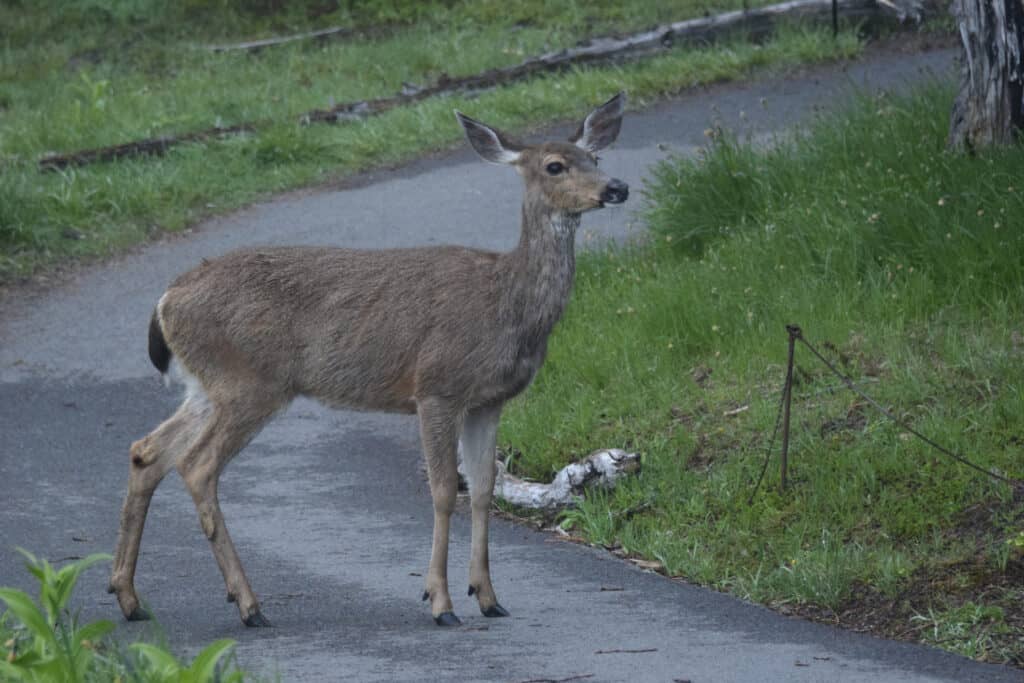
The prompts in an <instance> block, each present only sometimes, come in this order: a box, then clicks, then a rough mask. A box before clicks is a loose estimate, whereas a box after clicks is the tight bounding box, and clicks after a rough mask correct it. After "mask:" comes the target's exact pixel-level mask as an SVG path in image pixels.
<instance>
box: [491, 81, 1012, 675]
mask: <svg viewBox="0 0 1024 683" xmlns="http://www.w3.org/2000/svg"><path fill="white" fill-rule="evenodd" d="M952 98H953V92H952V89H951V88H949V87H947V86H945V85H932V86H929V87H926V88H924V89H923V90H921V91H920V92H918V93H917V94H915V95H913V96H909V97H891V96H880V97H871V98H868V97H864V98H862V99H861V100H860V101H859V102H858V103H857V105H856V106H855V107H853V109H852V110H851V111H850V112H849V113H848V114H845V115H842V116H831V117H829V118H825V119H822V120H821V121H819V122H817V123H816V124H815V125H814V126H813V127H812V129H811V130H810V131H808V132H806V133H804V134H801V135H799V136H797V137H795V138H790V139H783V140H777V141H775V143H774V144H771V145H765V144H757V145H752V144H748V143H745V142H742V141H737V140H734V139H730V138H729V137H728V136H727V135H724V134H723V133H722V132H721V131H715V132H714V133H713V140H712V141H711V142H710V144H709V146H708V147H707V148H706V149H705V150H704V152H703V154H701V155H699V156H698V157H697V158H680V159H676V160H673V161H671V162H667V163H664V164H662V165H660V166H659V167H657V168H655V169H654V170H653V179H652V181H653V182H652V184H651V185H650V190H649V196H648V209H647V217H648V222H649V227H650V230H651V240H650V241H649V243H648V244H647V245H645V246H641V247H636V248H633V249H626V250H612V251H608V252H605V253H599V254H584V255H582V256H581V258H580V263H579V271H578V276H577V285H576V289H575V292H574V295H573V300H572V302H571V304H570V307H569V310H568V313H567V316H566V319H565V320H564V321H563V323H562V324H561V325H560V326H559V328H558V329H557V331H556V333H555V335H554V337H553V339H552V343H551V345H550V353H549V357H548V360H547V362H546V364H545V365H544V367H543V369H542V370H541V372H540V373H539V375H538V377H537V379H536V381H535V382H534V384H533V386H532V387H531V388H530V389H529V390H528V392H527V394H526V395H525V396H524V397H523V398H522V399H521V400H518V401H517V402H515V403H514V404H512V405H510V406H509V408H508V409H507V411H506V417H505V420H504V421H503V423H502V433H501V442H502V446H503V449H504V450H506V451H509V452H515V453H517V457H516V458H515V460H514V466H515V468H516V469H517V470H518V471H519V472H520V473H523V474H526V475H528V476H532V477H535V478H540V479H544V478H549V477H550V476H551V474H552V473H553V472H554V471H556V470H557V469H558V468H560V467H562V466H563V465H565V464H566V463H567V462H568V461H570V460H572V459H575V458H577V457H579V456H582V455H586V454H587V453H589V452H591V451H592V450H594V449H597V448H600V447H623V448H628V449H635V450H639V451H640V452H641V453H642V454H643V458H644V460H643V472H642V474H641V476H639V477H638V478H635V479H633V480H631V481H629V482H628V483H626V484H624V485H622V486H620V487H619V488H618V489H617V490H615V491H614V492H613V493H608V494H598V495H594V496H592V497H589V498H588V499H587V500H586V501H585V502H583V503H582V504H581V505H580V506H579V507H578V508H576V509H575V510H571V511H569V512H568V513H566V519H565V522H564V523H565V524H566V526H572V527H574V528H575V529H577V530H578V531H579V532H580V533H582V534H583V535H585V536H586V537H587V538H588V539H590V540H591V541H593V542H596V543H601V544H604V545H608V546H621V547H622V548H623V549H624V550H625V551H626V552H628V553H633V554H637V555H640V556H643V557H647V558H653V559H657V560H660V561H661V562H662V563H663V564H664V566H665V568H666V570H667V571H668V573H670V574H673V575H679V576H684V577H687V578H689V579H691V580H694V581H697V582H700V583H702V584H706V585H710V586H714V587H716V588H719V589H723V590H728V591H731V592H734V593H736V594H738V595H740V596H742V597H745V598H749V599H752V600H757V601H761V602H765V603H768V604H773V605H786V606H787V609H794V610H798V611H804V612H806V613H809V614H817V613H820V612H817V611H816V610H824V611H825V613H827V614H828V615H829V618H833V619H834V618H840V621H841V622H842V623H848V624H850V625H853V626H861V625H862V624H861V623H860V622H859V621H858V619H860V618H861V616H860V615H862V613H863V610H859V606H863V607H876V608H879V609H881V610H882V612H885V611H886V610H888V613H889V614H890V616H891V621H890V622H887V625H886V626H885V628H884V629H882V631H883V632H884V633H886V634H888V635H897V636H900V637H918V638H921V639H926V640H929V642H934V643H936V644H939V645H941V646H942V647H947V648H952V649H957V650H959V651H961V652H964V653H965V654H969V655H970V656H974V657H978V658H982V659H993V660H996V661H1010V662H1015V663H1017V664H1021V663H1024V659H1022V657H1024V646H1022V644H1021V642H1020V641H1019V639H1016V640H1015V639H1014V637H1013V636H1012V635H1007V633H1010V634H1012V633H1017V634H1018V635H1019V630H1017V631H1014V630H1013V629H1009V630H1007V629H1002V628H996V626H995V625H997V624H998V623H1013V624H1017V625H1018V626H1019V625H1021V624H1022V622H1024V610H1022V609H1021V604H1022V603H1021V601H1020V597H1021V591H1020V588H1019V587H1020V585H1021V583H1020V581H1021V579H1022V578H1024V560H1022V554H1021V550H1020V546H1022V545H1024V543H1021V542H1019V541H1018V539H1020V538H1021V536H1020V534H1021V531H1022V529H1024V501H1022V500H1021V497H1020V496H1019V494H1018V495H1016V496H1015V495H1014V494H1013V492H1012V491H1011V490H1010V488H1009V487H1008V486H1006V485H1004V484H1001V483H998V482H995V481H992V480H990V479H988V478H986V477H984V476H982V475H979V474H978V473H976V472H974V471H973V470H970V469H967V468H965V467H963V466H961V465H959V464H957V463H955V462H953V461H952V460H950V459H948V458H946V457H945V456H943V455H941V454H939V453H938V452H936V451H934V450H931V449H930V448H929V447H928V446H927V445H925V444H923V443H921V442H920V441H918V440H916V439H915V438H913V437H911V436H910V435H909V434H907V433H905V432H904V431H903V430H901V429H900V428H898V427H897V426H895V425H893V424H892V423H890V422H888V421H887V420H886V419H885V418H883V417H882V416H881V415H879V414H877V413H875V412H873V409H872V408H871V407H870V406H869V405H867V404H865V403H864V402H863V401H862V400H860V399H859V398H857V397H856V396H855V395H853V394H851V393H849V392H848V391H846V390H845V389H844V388H843V387H842V386H841V385H840V384H839V383H838V381H837V380H836V379H835V378H834V376H832V375H831V374H830V373H829V372H828V371H827V369H825V368H824V367H823V366H822V365H821V364H820V363H819V362H818V361H817V360H816V359H814V358H813V357H811V355H810V354H809V353H806V352H805V351H804V350H803V349H802V348H801V347H798V348H797V372H796V385H795V389H794V406H793V426H792V440H791V446H790V449H791V450H790V461H791V465H790V487H789V489H788V490H787V491H786V492H785V493H780V492H779V491H778V472H777V466H776V464H775V463H776V462H777V460H775V461H773V465H772V468H771V469H770V470H769V476H768V477H767V482H766V487H764V488H762V489H761V491H760V492H759V493H758V495H757V496H756V497H755V499H754V502H753V504H752V505H748V504H747V502H746V499H747V496H748V495H749V494H750V492H751V490H752V487H753V483H754V481H755V479H756V477H757V475H758V472H759V470H760V466H761V462H762V455H763V449H764V447H765V446H766V444H767V440H768V437H769V435H770V434H771V430H772V427H773V425H774V422H775V416H776V408H777V405H778V397H779V393H780V390H781V385H782V381H783V374H784V364H785V357H786V333H785V331H784V325H785V324H787V323H798V324H800V325H801V326H802V327H803V330H804V333H805V335H806V336H807V338H808V339H809V340H810V341H811V342H812V343H815V344H816V345H817V346H818V347H819V348H822V349H825V350H826V351H825V352H826V353H827V354H829V355H830V356H831V357H832V358H833V360H834V361H835V362H836V363H837V364H839V365H840V366H841V367H842V368H843V369H844V371H845V372H847V373H849V374H851V375H853V376H854V378H855V379H856V380H857V381H859V382H861V383H862V385H863V386H864V387H865V388H866V389H867V391H868V393H870V394H872V395H873V396H874V397H875V398H877V399H878V400H879V401H880V402H881V403H882V404H883V405H886V406H889V407H891V409H892V410H893V411H894V412H896V413H897V414H898V415H900V416H901V417H903V418H904V419H906V420H908V421H910V422H911V423H912V424H913V425H914V426H915V428H916V429H918V430H920V431H922V432H924V433H926V434H928V435H930V436H932V437H933V438H934V439H936V440H937V441H939V442H940V443H943V444H945V445H947V446H948V447H950V448H952V449H953V450H955V451H958V452H961V453H963V454H965V455H966V456H967V457H969V458H970V459H972V460H974V461H976V462H977V463H978V464H980V465H981V466H983V467H986V468H990V469H992V470H995V471H998V472H1002V473H1004V474H1009V475H1011V476H1015V477H1018V478H1022V477H1024V467H1022V465H1021V458H1020V449H1021V444H1022V443H1024V364H1022V362H1021V359H1022V356H1024V328H1022V325H1021V320H1022V313H1024V233H1022V232H1021V229H1020V228H1021V223H1020V216H1021V215H1024V183H1022V182H1021V180H1020V173H1019V169H1020V168H1021V164H1022V163H1024V151H1022V150H1021V149H1020V148H1019V147H1013V148H1007V149H1001V150H993V151H990V152H987V153H986V154H985V155H982V156H977V157H966V156H960V155H955V154H950V153H948V152H946V151H945V138H946V130H947V121H948V111H949V107H950V104H951V102H952ZM743 406H749V409H748V410H746V411H744V412H738V413H735V414H732V415H728V416H727V415H726V413H731V412H733V411H734V410H735V409H737V408H742V407H743ZM777 447H778V444H776V448H777ZM1015 543H1016V545H1015ZM954 566H955V567H957V570H956V572H955V574H956V576H958V577H959V579H958V580H957V581H956V582H952V583H951V582H948V581H945V579H943V580H941V581H940V580H939V577H943V576H947V575H949V574H950V570H949V568H950V567H954ZM922 586H927V587H928V588H929V589H928V590H917V589H918V588H920V587H922ZM1014 586H1016V587H1014ZM986 591H989V592H987V593H986ZM982 594H984V595H983V597H979V596H980V595H982ZM908 596H909V597H908ZM968 603H972V604H974V605H984V607H978V608H977V610H975V611H971V610H967V611H968V612H970V613H969V614H966V613H964V609H966V607H964V606H965V605H967V604H968ZM884 605H889V607H885V606H884ZM879 606H881V607H879ZM997 608H998V610H1002V611H1001V612H999V614H1002V617H1001V619H1002V622H1000V621H999V619H997V616H998V615H997V611H996V610H997ZM975 612H977V614H975ZM965 614H966V616H965ZM921 615H925V616H927V615H933V616H928V619H930V620H931V621H929V622H927V623H930V624H933V626H934V624H936V623H940V622H941V623H946V624H947V625H948V626H949V627H948V628H947V627H946V626H942V627H935V628H938V629H939V630H938V633H939V635H937V636H935V637H926V636H925V635H924V631H925V630H927V629H926V628H924V627H923V626H922V622H920V621H915V620H914V619H915V618H917V617H920V616H921ZM944 615H955V616H956V619H955V620H953V619H952V617H950V619H946V618H945V616H944ZM933 617H934V618H933ZM953 621H955V622H956V624H959V625H960V626H957V627H956V628H953V627H952V625H951V624H952V623H953ZM947 622H948V623H947ZM986 625H987V626H986ZM975 627H977V628H975ZM982 627H984V628H987V630H986V634H987V635H986V636H985V637H984V638H982V637H980V636H979V635H978V630H977V629H979V628H982ZM929 628H932V627H929ZM935 628H932V631H931V632H933V633H935V632H936V631H935ZM961 633H962V634H964V636H963V638H961V636H960V635H959V634H961ZM964 638H973V639H974V640H973V641H972V642H973V643H974V645H968V644H967V641H966V640H964Z"/></svg>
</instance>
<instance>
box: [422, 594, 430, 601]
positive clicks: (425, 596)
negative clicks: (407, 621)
mask: <svg viewBox="0 0 1024 683" xmlns="http://www.w3.org/2000/svg"><path fill="white" fill-rule="evenodd" d="M429 599H430V591H423V602H426V601H427V600H429Z"/></svg>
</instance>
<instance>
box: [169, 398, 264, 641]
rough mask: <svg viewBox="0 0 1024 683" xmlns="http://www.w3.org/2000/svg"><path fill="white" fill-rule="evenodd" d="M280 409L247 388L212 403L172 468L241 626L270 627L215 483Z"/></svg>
mask: <svg viewBox="0 0 1024 683" xmlns="http://www.w3.org/2000/svg"><path fill="white" fill-rule="evenodd" d="M264 395H265V394H264ZM280 407H281V405H280V404H279V403H275V402H271V401H268V400H266V399H264V398H262V396H261V392H260V391H258V390H252V388H248V389H247V390H246V391H245V392H244V393H243V392H241V391H239V392H236V393H234V395H233V397H232V398H231V399H227V400H224V399H221V400H213V410H212V412H211V415H210V419H209V421H208V422H207V424H206V426H205V428H204V429H203V432H202V434H201V435H200V436H199V438H198V439H196V441H195V443H193V444H192V446H191V448H189V450H188V453H186V455H185V457H183V458H182V459H181V460H180V461H179V462H178V471H179V472H180V473H181V477H182V479H183V480H184V481H185V486H186V488H188V491H189V493H190V494H192V500H193V502H194V503H195V505H196V510H197V512H198V513H199V524H200V526H201V527H202V529H203V533H204V534H205V535H206V538H207V539H208V540H209V541H210V548H211V550H212V551H213V556H214V558H215V559H216V560H217V566H218V567H219V568H220V571H221V574H222V575H223V577H224V583H225V585H226V587H227V592H228V601H229V602H235V603H237V605H238V611H239V614H240V616H241V618H242V622H243V623H244V624H245V625H246V626H270V622H269V621H267V619H266V618H265V617H264V616H263V614H262V613H261V612H260V606H259V602H258V601H257V600H256V595H255V594H254V593H253V591H252V588H251V587H250V586H249V580H248V579H247V578H246V576H245V571H244V570H243V569H242V562H241V560H240V559H239V558H238V552H237V551H236V550H235V546H234V544H233V543H232V542H231V536H230V535H229V534H228V528H227V526H226V524H225V522H224V515H223V513H222V512H221V509H220V502H219V500H218V498H217V483H218V480H219V478H220V474H221V472H223V470H224V467H225V466H226V465H227V464H228V462H230V460H231V459H232V458H233V457H234V456H235V455H237V454H238V452H239V451H241V450H242V448H244V447H245V445H246V444H247V443H249V441H250V440H251V439H252V438H253V437H254V436H255V435H256V433H257V432H259V430H260V429H261V428H262V427H263V425H265V424H266V423H267V421H268V420H269V419H270V417H271V416H272V415H273V414H274V413H275V412H276V411H277V410H278V409H279V408H280Z"/></svg>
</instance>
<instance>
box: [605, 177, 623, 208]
mask: <svg viewBox="0 0 1024 683" xmlns="http://www.w3.org/2000/svg"><path fill="white" fill-rule="evenodd" d="M628 198H629V185H627V184H626V183H624V182H622V181H621V180H619V179H618V178H612V179H611V180H609V181H608V184H607V185H605V187H604V190H603V191H602V192H601V201H602V202H604V203H605V204H621V203H622V202H624V201H626V199H628Z"/></svg>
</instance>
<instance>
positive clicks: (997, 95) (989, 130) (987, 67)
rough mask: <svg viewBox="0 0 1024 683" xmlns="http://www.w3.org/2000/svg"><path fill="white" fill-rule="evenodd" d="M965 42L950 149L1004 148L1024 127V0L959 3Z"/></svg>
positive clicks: (955, 6)
mask: <svg viewBox="0 0 1024 683" xmlns="http://www.w3.org/2000/svg"><path fill="white" fill-rule="evenodd" d="M952 11H953V15H954V17H955V18H956V21H957V26H958V29H959V32H960V40H961V43H962V44H963V56H962V61H963V63H962V65H961V68H960V93H959V94H958V95H957V98H956V101H955V102H954V103H953V112H952V115H951V116H950V124H949V146H950V147H951V148H954V149H966V150H968V151H973V150H976V149H980V148H982V147H987V146H989V145H1004V144H1008V143H1010V142H1012V141H1014V140H1016V139H1017V136H1018V135H1019V133H1020V131H1021V130H1022V128H1024V102H1022V97H1024V0H953V7H952Z"/></svg>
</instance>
